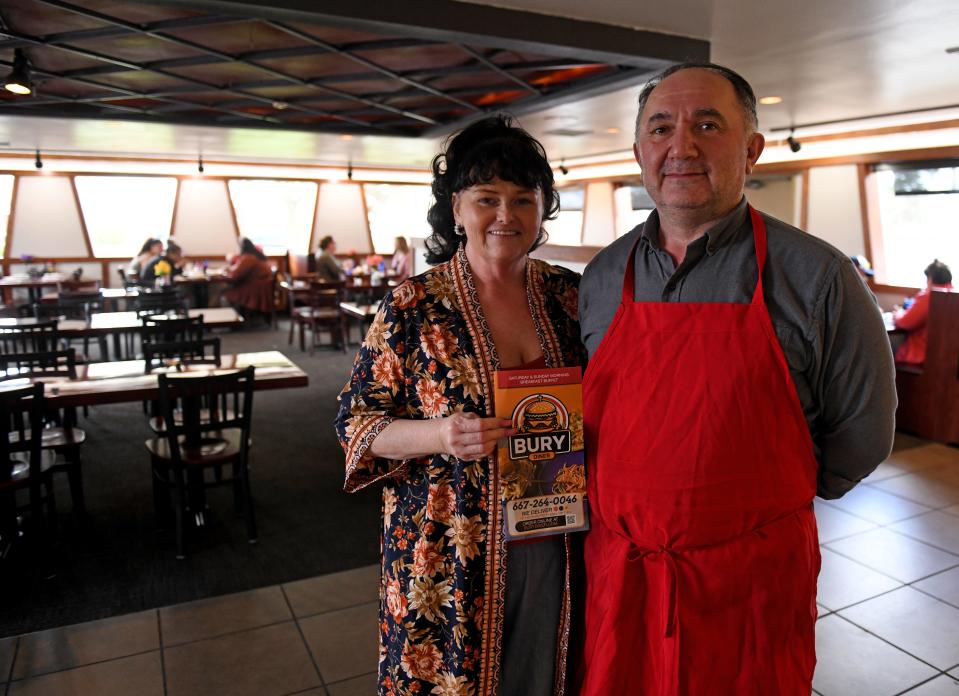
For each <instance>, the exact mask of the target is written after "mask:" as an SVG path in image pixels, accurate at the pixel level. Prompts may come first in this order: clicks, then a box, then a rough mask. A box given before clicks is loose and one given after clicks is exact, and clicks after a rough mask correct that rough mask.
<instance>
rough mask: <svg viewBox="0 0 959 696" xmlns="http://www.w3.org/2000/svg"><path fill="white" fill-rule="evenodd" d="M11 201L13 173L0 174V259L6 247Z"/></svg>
mask: <svg viewBox="0 0 959 696" xmlns="http://www.w3.org/2000/svg"><path fill="white" fill-rule="evenodd" d="M12 203H13V175H12V174H2V175H0V259H2V258H3V251H4V249H6V248H7V222H8V221H9V220H10V205H11V204H12Z"/></svg>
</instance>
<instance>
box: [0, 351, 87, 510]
mask: <svg viewBox="0 0 959 696" xmlns="http://www.w3.org/2000/svg"><path fill="white" fill-rule="evenodd" d="M76 377H77V365H76V352H75V351H74V349H73V348H67V349H66V350H56V351H46V352H42V353H11V354H6V355H0V382H4V381H9V380H13V379H24V378H26V379H31V380H33V381H35V382H36V381H41V380H44V379H76ZM86 439H87V434H86V432H84V431H83V430H82V429H80V428H78V427H77V412H76V409H75V408H73V407H70V408H65V409H62V410H57V409H50V408H47V409H46V411H45V413H44V428H43V433H42V438H41V441H42V447H43V449H44V450H48V451H50V452H53V453H54V454H58V455H60V456H61V457H62V460H60V459H58V460H57V461H56V462H55V463H54V464H53V465H52V467H51V468H52V470H53V471H54V472H58V471H63V472H65V473H66V475H67V480H68V481H69V483H70V497H71V498H72V499H73V510H74V512H75V513H77V514H80V515H82V514H85V513H86V504H85V500H84V495H83V468H82V461H81V459H80V448H81V447H82V445H83V443H84V442H86Z"/></svg>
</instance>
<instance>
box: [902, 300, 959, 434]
mask: <svg viewBox="0 0 959 696" xmlns="http://www.w3.org/2000/svg"><path fill="white" fill-rule="evenodd" d="M927 326H928V341H927V344H926V361H925V362H924V363H923V365H922V367H920V368H915V367H911V366H905V365H898V366H897V368H896V392H897V394H898V396H899V406H898V407H897V408H896V427H897V428H900V429H902V430H906V431H909V432H912V433H915V434H916V435H918V436H919V437H922V438H925V439H927V440H934V441H936V442H943V443H952V444H956V443H959V292H957V291H949V290H932V291H930V296H929V319H928V323H927Z"/></svg>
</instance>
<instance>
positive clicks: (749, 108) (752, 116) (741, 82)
mask: <svg viewBox="0 0 959 696" xmlns="http://www.w3.org/2000/svg"><path fill="white" fill-rule="evenodd" d="M693 69H696V70H709V71H710V72H714V73H716V74H717V75H721V76H723V77H724V78H726V80H728V81H729V84H731V85H732V86H733V90H734V91H735V92H736V98H737V99H738V100H739V105H740V106H741V107H742V108H743V115H744V116H745V117H746V123H747V124H748V125H750V126H752V129H753V131H755V130H758V129H759V117H758V116H756V94H755V93H754V92H753V88H752V87H751V86H750V85H749V83H748V82H746V78H744V77H743V76H742V75H740V74H739V73H737V72H736V71H735V70H730V69H729V68H727V67H724V66H722V65H716V64H715V63H677V64H676V65H671V66H670V67H668V68H666V69H665V70H663V71H662V72H661V73H659V74H658V75H656V76H655V77H654V78H653V79H651V80H650V81H649V82H647V83H646V86H645V87H643V90H642V91H641V92H640V93H639V110H638V111H637V112H636V133H635V139H636V140H637V141H638V140H639V137H638V135H639V126H640V119H641V118H642V117H643V109H645V108H646V102H647V101H648V100H649V95H650V94H652V92H653V90H654V89H656V87H658V86H659V83H660V82H662V81H663V80H665V79H666V78H667V77H669V76H670V75H672V74H674V73H678V72H679V71H681V70H693Z"/></svg>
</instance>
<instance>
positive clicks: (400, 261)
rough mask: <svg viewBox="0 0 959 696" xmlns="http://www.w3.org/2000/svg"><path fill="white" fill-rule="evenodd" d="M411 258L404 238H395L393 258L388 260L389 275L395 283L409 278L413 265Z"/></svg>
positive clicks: (408, 246)
mask: <svg viewBox="0 0 959 696" xmlns="http://www.w3.org/2000/svg"><path fill="white" fill-rule="evenodd" d="M411 257H412V254H411V253H410V245H409V244H408V243H407V241H406V237H397V238H396V248H395V249H394V250H393V258H392V259H390V275H391V276H392V279H393V280H394V281H396V282H397V283H399V282H400V281H403V280H406V279H407V278H409V277H410V269H411V267H412V264H413V259H412V258H411Z"/></svg>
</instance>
